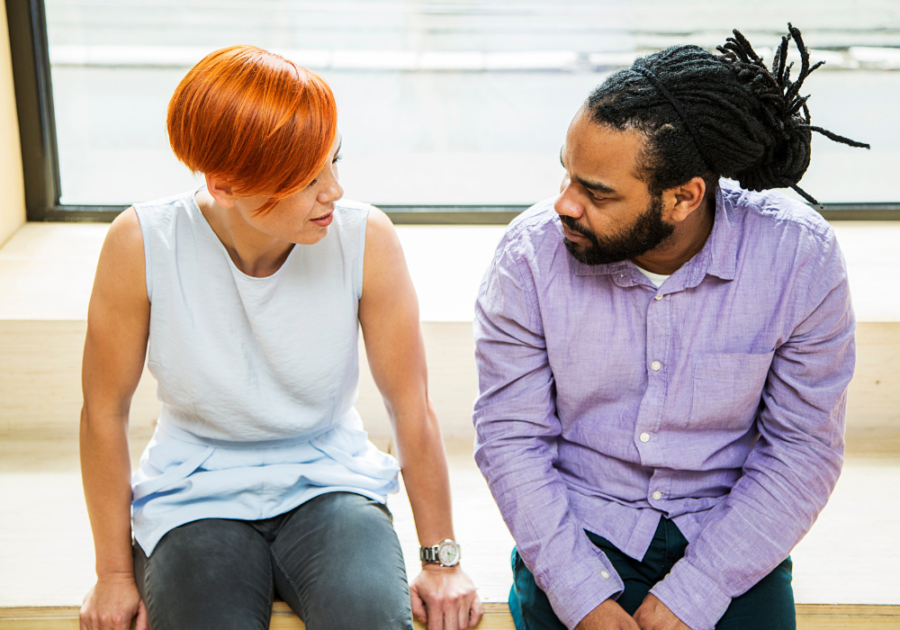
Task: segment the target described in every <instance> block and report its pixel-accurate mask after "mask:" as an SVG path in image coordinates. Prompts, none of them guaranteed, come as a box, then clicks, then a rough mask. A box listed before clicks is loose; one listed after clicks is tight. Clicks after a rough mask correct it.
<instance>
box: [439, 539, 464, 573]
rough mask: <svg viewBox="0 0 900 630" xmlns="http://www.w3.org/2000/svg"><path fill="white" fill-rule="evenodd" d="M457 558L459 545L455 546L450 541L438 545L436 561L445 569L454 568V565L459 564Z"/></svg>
mask: <svg viewBox="0 0 900 630" xmlns="http://www.w3.org/2000/svg"><path fill="white" fill-rule="evenodd" d="M459 557H460V550H459V545H457V544H456V543H455V542H453V541H452V540H445V541H444V542H442V543H441V544H440V545H438V552H437V559H438V560H439V561H440V563H441V564H443V565H444V566H445V567H452V566H456V564H457V563H458V562H459Z"/></svg>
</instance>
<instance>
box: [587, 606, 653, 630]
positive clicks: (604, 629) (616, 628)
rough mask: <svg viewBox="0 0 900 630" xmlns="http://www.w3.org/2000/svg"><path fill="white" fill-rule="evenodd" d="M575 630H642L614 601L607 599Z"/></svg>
mask: <svg viewBox="0 0 900 630" xmlns="http://www.w3.org/2000/svg"><path fill="white" fill-rule="evenodd" d="M575 630H641V626H639V625H638V624H637V622H636V621H635V620H634V619H633V618H632V617H631V615H629V614H628V613H627V612H625V609H624V608H622V607H621V606H619V604H618V603H617V602H616V601H615V600H613V599H607V600H606V601H604V602H603V603H602V604H600V605H599V606H597V607H596V608H595V609H594V610H592V611H591V612H589V613H588V616H587V617H585V618H584V619H582V620H581V623H579V624H578V625H577V626H575Z"/></svg>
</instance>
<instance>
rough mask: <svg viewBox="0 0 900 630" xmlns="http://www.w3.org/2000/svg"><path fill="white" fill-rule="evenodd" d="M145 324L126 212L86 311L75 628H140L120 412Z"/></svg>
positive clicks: (140, 265)
mask: <svg viewBox="0 0 900 630" xmlns="http://www.w3.org/2000/svg"><path fill="white" fill-rule="evenodd" d="M149 325H150V301H149V299H148V297H147V284H146V281H145V265H144V244H143V238H142V236H141V227H140V223H139V222H138V217H137V213H136V212H135V211H134V209H133V208H131V209H129V210H126V211H125V212H124V213H122V214H121V215H120V216H119V217H117V218H116V220H115V221H114V222H113V224H112V225H111V226H110V229H109V233H108V234H107V236H106V241H105V242H104V244H103V249H102V251H101V253H100V260H99V263H98V265H97V275H96V277H95V279H94V289H93V292H92V293H91V302H90V307H89V309H88V327H87V338H86V340H85V345H84V360H83V363H82V388H83V391H84V406H83V407H82V410H81V440H80V445H81V474H82V479H83V482H84V496H85V500H86V502H87V508H88V514H89V516H90V520H91V529H92V531H93V535H94V549H95V553H96V571H97V584H96V585H95V586H94V588H93V589H92V590H91V591H90V592H89V593H88V595H87V597H86V598H85V603H84V606H83V607H82V611H81V627H82V628H83V629H91V630H93V629H101V628H102V629H103V630H106V629H107V628H108V629H116V630H118V629H120V628H122V629H126V628H130V626H131V620H132V618H133V617H135V616H137V617H138V625H137V628H138V629H140V628H142V627H143V628H146V627H147V626H146V614H145V613H144V612H143V606H142V604H141V602H140V596H139V595H138V592H137V587H136V586H135V580H134V567H133V562H132V551H131V459H130V456H129V450H128V412H129V408H130V406H131V398H132V396H133V395H134V391H135V389H136V388H137V384H138V381H139V380H140V378H141V372H142V371H143V367H144V357H145V355H146V350H147V336H148V331H149ZM139 611H140V614H139Z"/></svg>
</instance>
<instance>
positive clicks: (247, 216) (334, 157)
mask: <svg viewBox="0 0 900 630" xmlns="http://www.w3.org/2000/svg"><path fill="white" fill-rule="evenodd" d="M340 150H341V136H340V134H338V135H337V136H336V137H335V140H334V146H332V148H331V155H330V158H331V159H329V160H328V163H327V164H326V165H325V167H324V168H323V169H322V170H321V171H320V172H319V174H318V175H316V178H315V179H314V180H313V181H312V183H310V184H309V186H307V187H306V188H305V189H304V190H301V191H300V192H298V193H296V194H294V195H291V196H290V197H285V198H284V199H282V200H281V201H279V202H278V203H277V204H275V206H273V207H272V208H270V209H269V210H268V211H266V212H263V213H258V212H257V210H258V209H259V208H260V207H261V206H263V204H265V203H266V202H267V201H268V200H269V198H268V197H239V198H237V199H236V200H235V203H234V209H235V210H237V212H239V213H240V215H241V217H242V218H243V219H244V221H246V223H247V224H248V225H249V226H250V227H252V228H254V229H255V230H257V231H259V232H261V233H263V234H266V235H268V236H271V237H274V238H278V239H282V240H285V241H289V242H291V243H297V244H298V245H313V244H314V243H318V242H319V241H321V240H322V239H323V238H325V235H326V234H328V226H329V225H331V222H332V221H333V220H334V206H335V202H336V201H337V200H338V199H340V198H341V197H342V196H343V195H344V189H343V188H341V185H340V184H339V183H338V171H337V162H338V160H339V159H340Z"/></svg>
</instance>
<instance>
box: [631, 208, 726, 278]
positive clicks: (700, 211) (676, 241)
mask: <svg viewBox="0 0 900 630" xmlns="http://www.w3.org/2000/svg"><path fill="white" fill-rule="evenodd" d="M715 217H716V204H715V201H712V202H711V200H710V199H709V198H707V199H704V200H703V203H702V204H701V206H700V207H699V208H697V210H696V211H695V212H692V213H691V214H690V216H688V217H687V218H686V219H685V220H684V221H682V222H680V223H677V224H676V225H675V231H674V232H673V233H672V235H671V236H670V237H669V238H667V239H666V240H665V241H663V242H662V243H661V244H660V245H658V246H657V247H655V248H653V249H651V250H650V251H649V252H647V253H646V254H643V255H641V256H637V257H636V258H634V259H632V262H634V264H636V265H637V266H638V267H641V268H643V269H646V270H647V271H650V272H652V273H656V274H660V275H664V276H669V275H672V274H673V273H675V272H676V271H678V270H679V269H681V266H682V265H684V264H685V263H686V262H687V261H689V260H690V259H691V258H693V257H694V256H696V255H697V254H698V253H699V252H700V250H701V249H703V246H704V245H705V244H706V241H707V239H709V235H710V234H711V233H712V229H713V224H714V223H715Z"/></svg>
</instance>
